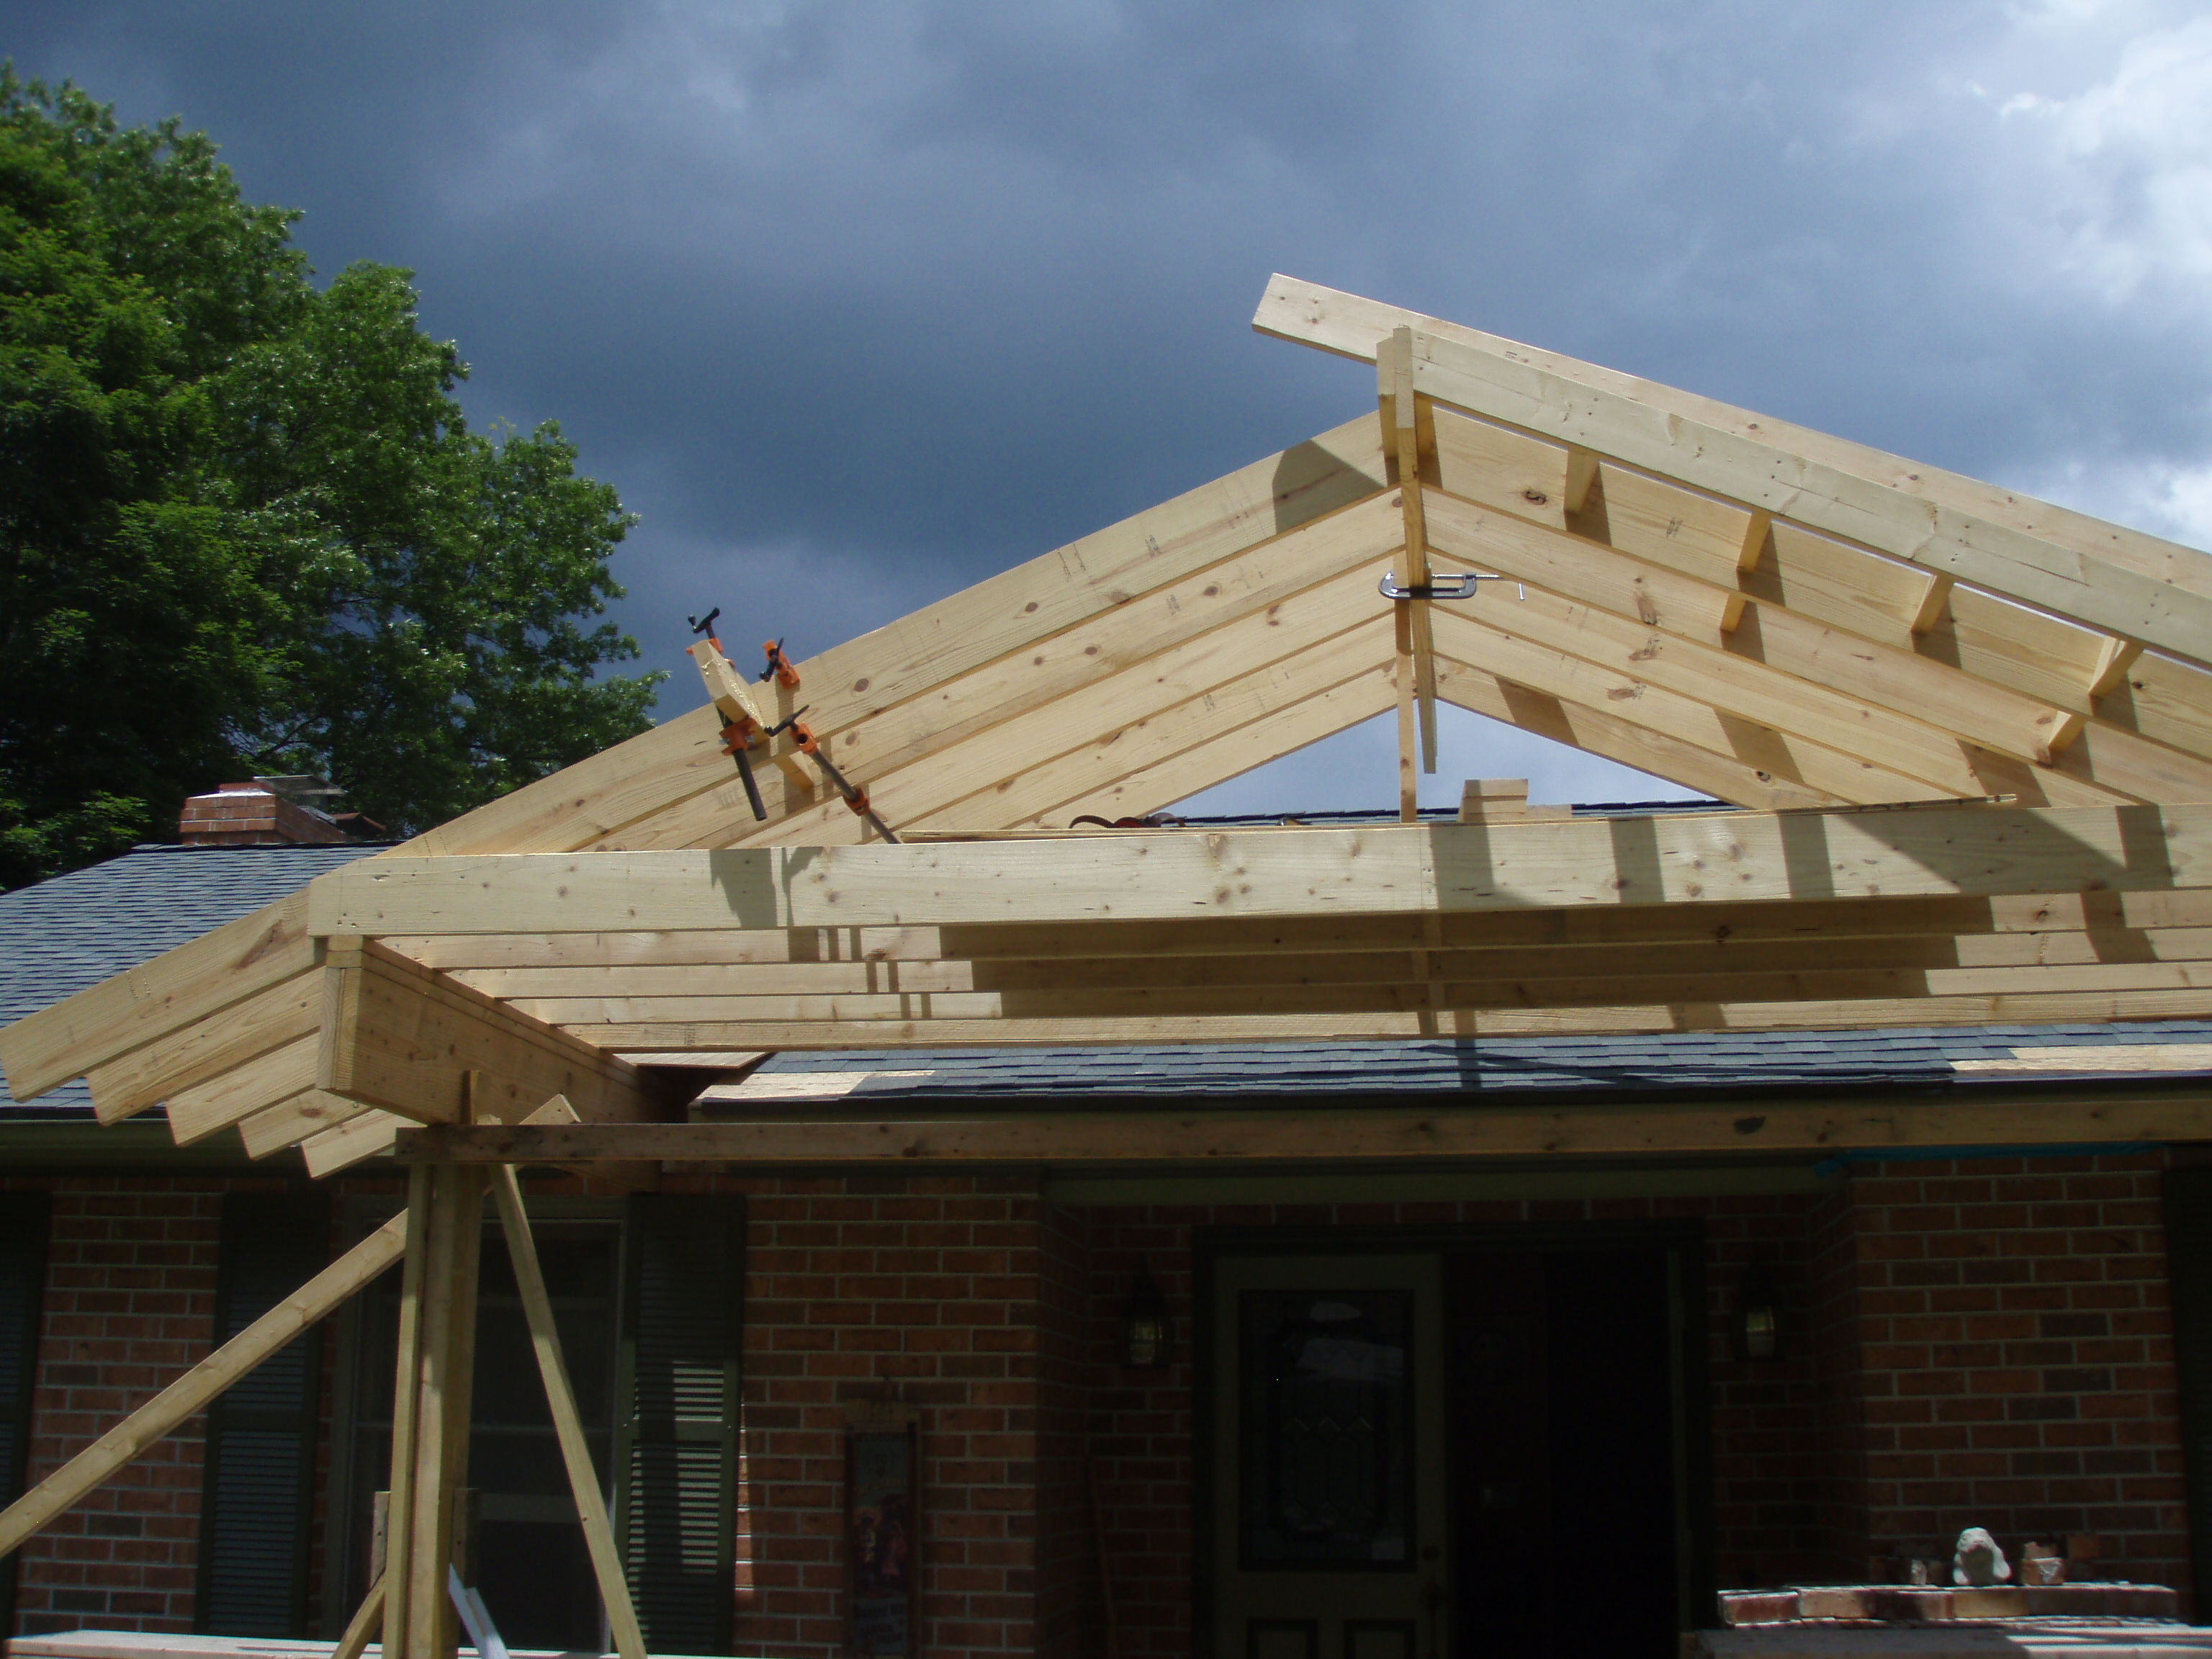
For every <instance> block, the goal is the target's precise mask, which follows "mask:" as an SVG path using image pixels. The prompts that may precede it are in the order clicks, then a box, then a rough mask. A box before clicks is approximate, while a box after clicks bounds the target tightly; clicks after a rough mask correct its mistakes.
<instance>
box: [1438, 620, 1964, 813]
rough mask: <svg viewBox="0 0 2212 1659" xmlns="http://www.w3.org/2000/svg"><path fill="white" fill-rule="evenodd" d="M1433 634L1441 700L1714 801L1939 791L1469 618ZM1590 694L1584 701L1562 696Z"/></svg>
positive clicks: (1781, 801)
mask: <svg viewBox="0 0 2212 1659" xmlns="http://www.w3.org/2000/svg"><path fill="white" fill-rule="evenodd" d="M1438 632H1439V634H1440V635H1441V645H1440V647H1439V654H1438V658H1437V676H1438V679H1437V684H1438V685H1439V686H1440V687H1441V688H1442V690H1443V697H1444V701H1446V702H1450V703H1455V704H1456V705H1458V706H1459V707H1461V708H1467V709H1469V710H1472V711H1473V712H1474V713H1475V714H1486V715H1488V716H1489V717H1490V718H1491V719H1492V720H1503V721H1504V722H1505V723H1506V724H1507V725H1509V726H1517V727H1519V728H1520V729H1521V730H1522V731H1524V732H1535V733H1537V734H1538V735H1539V736H1541V737H1547V738H1552V739H1553V741H1554V742H1559V743H1566V744H1572V745H1573V746H1574V747H1576V748H1577V749H1583V750H1588V751H1589V753H1591V754H1594V755H1602V756H1604V757H1606V758H1607V759H1608V760H1616V761H1619V762H1620V763H1622V764H1623V765H1625V766H1632V767H1635V768H1637V769H1638V770H1640V771H1646V772H1655V773H1657V774H1659V775H1662V776H1664V777H1668V778H1671V779H1673V780H1674V781H1675V782H1677V783H1680V784H1681V785H1683V786H1684V787H1687V788H1692V789H1699V790H1703V791H1704V792H1705V793H1707V794H1709V795H1711V796H1713V797H1714V798H1715V799H1719V800H1724V801H1729V802H1732V803H1734V804H1735V805H1738V806H1746V807H1751V808H1753V809H1756V810H1759V811H1780V810H1784V809H1795V808H1803V807H1818V806H1844V805H1849V804H1850V803H1851V802H1852V801H1854V800H1856V799H1859V798H1860V797H1861V796H1862V795H1865V796H1869V797H1871V796H1876V795H1887V796H1888V797H1890V798H1891V799H1910V798H1912V797H1915V796H1918V797H1921V798H1923V799H1924V798H1931V797H1936V796H1937V795H1938V793H1939V792H1938V791H1937V790H1936V788H1935V787H1934V786H1933V785H1931V784H1926V783H1922V782H1920V781H1918V780H1917V779H1912V778H1905V777H1902V776H1899V775H1897V774H1894V773H1884V772H1881V771H1878V770H1876V769H1874V768H1872V767H1869V766H1866V765H1864V764H1863V763H1856V764H1855V763H1852V762H1851V761H1850V758H1849V757H1846V756H1844V755H1839V754H1838V753H1836V752H1835V751H1834V750H1829V749H1826V748H1824V747H1823V746H1822V745H1820V744H1813V743H1808V742H1806V741H1805V740H1804V739H1802V738H1791V737H1790V736H1788V735H1786V734H1785V733H1783V732H1776V731H1774V730H1772V729H1771V728H1770V727H1766V726H1759V725H1758V724H1757V723H1756V722H1753V721H1751V720H1732V719H1730V718H1729V716H1727V715H1723V714H1717V713H1716V712H1715V711H1714V710H1712V709H1711V708H1706V707H1705V706H1704V705H1703V704H1700V703H1694V702H1691V701H1690V700H1689V699H1687V698H1686V697H1679V696H1674V695H1673V694H1672V693H1669V692H1664V691H1656V690H1653V689H1652V688H1651V687H1650V686H1647V685H1645V684H1643V683H1642V682H1641V681H1639V680H1637V679H1635V678H1632V677H1631V676H1628V675H1624V674H1607V673H1605V672H1603V671H1600V670H1599V669H1598V668H1597V667H1596V665H1595V664H1591V663H1587V662H1584V661H1583V660H1582V659H1580V658H1576V657H1569V656H1566V655H1565V654H1564V653H1560V652H1557V651H1553V650H1551V649H1549V648H1547V647H1541V646H1536V645H1532V644H1530V643H1529V642H1528V641H1524V640H1520V639H1517V638H1516V637H1515V636H1514V635H1511V634H1510V633H1506V632H1504V631H1502V630H1499V629H1492V628H1487V627H1486V626H1484V625H1483V624H1482V623H1479V622H1476V621H1474V620H1471V619H1469V618H1466V617H1450V616H1447V617H1442V618H1439V628H1438ZM1592 690H1595V694H1596V699H1595V700H1594V701H1593V700H1585V698H1584V697H1583V696H1577V695H1574V694H1576V693H1577V692H1583V693H1588V692H1590V691H1592ZM1846 792H1849V793H1846Z"/></svg>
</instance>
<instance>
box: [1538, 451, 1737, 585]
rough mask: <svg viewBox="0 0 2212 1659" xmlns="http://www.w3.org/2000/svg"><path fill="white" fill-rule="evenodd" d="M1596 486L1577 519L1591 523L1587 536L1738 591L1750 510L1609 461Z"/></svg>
mask: <svg viewBox="0 0 2212 1659" xmlns="http://www.w3.org/2000/svg"><path fill="white" fill-rule="evenodd" d="M1596 483H1597V488H1596V491H1595V494H1593V495H1589V496H1587V497H1585V498H1584V501H1583V507H1582V510H1581V513H1580V514H1579V515H1578V517H1579V518H1580V519H1586V520H1592V521H1593V522H1592V523H1591V524H1590V525H1589V526H1588V528H1587V529H1586V530H1585V531H1584V533H1586V534H1590V535H1595V536H1596V537H1597V538H1599V539H1600V540H1602V541H1607V542H1610V543H1611V544H1613V546H1614V547H1615V548H1617V549H1619V550H1620V551H1621V552H1623V553H1632V554H1633V555H1635V556H1637V557H1638V558H1639V559H1649V560H1650V561H1651V562H1652V563H1654V564H1658V565H1665V566H1668V567H1670V568H1674V569H1675V570H1679V571H1680V572H1681V573H1682V574H1684V575H1687V576H1695V577H1698V578H1699V579H1701V580H1705V581H1709V582H1712V583H1716V584H1717V585H1718V586H1723V587H1734V586H1735V584H1736V580H1737V577H1738V575H1739V574H1740V573H1741V569H1742V565H1743V553H1744V544H1745V542H1746V541H1747V539H1748V538H1749V537H1750V533H1751V528H1752V519H1753V514H1752V513H1751V512H1750V510H1749V509H1748V508H1747V507H1739V506H1738V505H1736V503H1735V502H1734V501H1723V500H1721V499H1720V498H1719V497H1718V496H1716V495H1707V494H1705V492H1704V491H1702V490H1695V489H1683V488H1682V487H1681V486H1680V485H1679V484H1673V483H1668V482H1667V481H1666V480H1664V479H1662V478H1655V477H1651V476H1650V474H1648V473H1644V472H1638V471H1634V470H1632V469H1631V468H1629V467H1625V466H1619V465H1615V464H1614V463H1613V462H1611V461H1601V462H1599V464H1598V469H1597V480H1596ZM1582 527H1583V526H1580V525H1579V524H1578V525H1577V528H1582Z"/></svg>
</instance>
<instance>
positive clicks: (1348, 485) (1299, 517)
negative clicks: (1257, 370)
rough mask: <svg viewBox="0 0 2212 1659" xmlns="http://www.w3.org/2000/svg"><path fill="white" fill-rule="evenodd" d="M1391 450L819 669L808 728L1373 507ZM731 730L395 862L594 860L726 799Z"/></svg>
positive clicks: (1336, 466) (1331, 458) (1331, 447)
mask: <svg viewBox="0 0 2212 1659" xmlns="http://www.w3.org/2000/svg"><path fill="white" fill-rule="evenodd" d="M1381 445H1382V441H1381V435H1380V431H1379V428H1378V427H1377V424H1376V421H1375V418H1374V417H1373V416H1371V415H1369V416H1362V417H1360V418H1359V419H1358V420H1355V421H1352V422H1346V424H1345V425H1343V426H1341V427H1338V428H1334V430H1332V431H1329V432H1325V433H1322V434H1321V435H1318V436H1317V437H1315V438H1313V439H1310V440H1309V441H1306V442H1304V443H1302V444H1297V445H1295V446H1293V447H1291V448H1290V449H1287V450H1285V451H1282V452H1280V453H1278V454H1274V455H1270V456H1267V457H1266V458H1265V459H1261V460H1259V461H1255V462H1254V463H1253V464H1251V465H1249V466H1246V467H1243V468H1240V469H1239V470H1238V471H1235V472H1232V473H1231V474H1229V475H1228V476H1227V477H1222V478H1218V479H1216V480H1214V481H1213V482H1212V483H1206V484H1202V485H1200V487H1198V488H1197V489H1193V490H1190V491H1188V492H1186V493H1185V494H1183V495H1179V496H1176V497H1175V498H1173V499H1172V500H1170V501H1164V502H1162V503H1161V504H1159V505H1158V506H1157V507H1152V508H1149V509H1147V510H1146V511H1145V512H1142V513H1137V514H1135V515H1134V516H1133V517H1131V518H1128V519H1126V520H1121V522H1120V523H1118V524H1115V525H1113V526H1109V527H1108V528H1106V529H1104V530H1102V531H1099V532H1096V533H1095V534H1092V535H1090V536H1086V537H1084V538H1081V539H1079V540H1078V541H1075V542H1072V543H1070V544H1067V545H1066V546H1065V547H1062V548H1059V549H1055V550H1054V551H1052V552H1049V553H1046V554H1043V555H1042V556H1039V557H1037V558H1035V559H1031V560H1030V561H1029V562H1026V563H1024V564H1021V565H1018V566H1016V567H1015V568H1012V569H1011V570H1007V571H1005V572H1002V573H1001V574H999V575H996V576H993V577H990V578H988V579H987V580H984V581H981V582H979V583H977V584H975V586H972V587H969V588H966V589H963V591H961V592H957V593H955V594H952V595H950V596H949V597H947V598H945V599H940V600H939V601H938V602H936V603H935V604H933V605H927V606H925V607H923V608H922V609H921V611H916V612H915V613H914V614H913V615H911V616H908V617H904V618H902V619H901V620H900V621H898V622H895V623H890V624H888V625H886V626H885V627H883V628H879V629H874V630H873V631H872V632H870V633H867V634H864V635H860V636H859V637H858V638H856V639H853V640H850V641H846V642H845V643H844V644H842V645H838V646H835V647H831V648H829V650H826V651H823V652H821V653H817V655H815V656H813V657H811V658H808V659H805V660H803V661H801V662H800V663H799V672H800V675H801V678H802V682H803V684H802V690H801V691H800V693H799V696H800V698H801V699H802V700H803V701H805V702H806V703H807V704H808V705H809V710H810V712H809V714H808V716H807V719H808V723H809V724H810V725H811V726H813V728H814V729H815V730H816V731H817V732H826V733H830V734H832V735H833V738H834V737H835V736H836V734H842V733H843V732H845V731H846V729H847V728H848V727H850V726H855V725H857V724H858V723H860V721H863V720H868V719H870V718H872V717H873V716H875V715H877V714H881V713H882V712H884V710H887V709H890V708H895V707H896V706H897V705H899V704H901V703H902V702H907V701H908V699H910V698H915V697H919V696H924V695H925V694H926V693H927V692H928V691H930V690H932V689H933V688H934V687H937V686H939V685H942V684H945V682H947V681H949V680H951V679H953V678H957V677H958V676H960V675H962V674H964V673H966V672H968V671H970V670H972V669H975V668H978V667H981V666H982V665H985V664H987V663H989V662H992V661H994V660H995V659H999V658H1001V657H1004V656H1006V655H1007V654H1008V653H1012V652H1014V651H1017V650H1019V649H1022V648H1024V647H1028V646H1031V645H1034V644H1036V643H1037V642H1039V641H1044V640H1048V639H1050V638H1052V637H1053V636H1054V635H1058V634H1060V633H1061V632H1063V631H1064V630H1066V629H1069V628H1072V627H1074V626H1076V625H1077V624H1079V623H1082V622H1085V620H1087V619H1089V618H1091V617H1097V616H1100V615H1103V613H1106V612H1108V611H1113V610H1115V609H1117V608H1119V607H1120V606H1121V605H1126V604H1127V603H1128V602H1129V601H1130V600H1131V599H1134V598H1136V597H1137V596H1139V595H1140V594H1143V593H1146V592H1151V591H1152V590H1153V589H1156V588H1160V587H1164V586H1169V585H1170V584H1172V583H1174V582H1176V581H1178V580H1182V579H1183V578H1185V577H1187V576H1189V575H1191V574H1194V573H1196V572H1198V571H1200V570H1203V569H1205V568H1206V567H1207V566H1209V565H1212V564H1215V563H1218V562H1220V561H1222V560H1224V559H1226V558H1228V557H1230V556H1232V555H1234V554H1236V553H1238V552H1240V551H1242V550H1245V549H1247V548H1250V547H1253V546H1255V545H1257V544H1261V543H1262V542H1267V541H1270V540H1273V538H1276V537H1279V536H1281V535H1283V534H1285V532H1290V531H1291V530H1294V529H1296V528H1297V526H1301V525H1304V524H1306V523H1308V522H1310V521H1311V520H1316V519H1320V518H1322V517H1324V516H1326V515H1328V514H1329V513H1334V512H1336V511H1337V510H1338V509H1339V508H1341V507H1348V506H1351V505H1352V503H1354V502H1356V501H1358V500H1360V499H1361V498H1362V497H1364V496H1368V495H1374V494H1376V492H1377V491H1378V490H1381V489H1383V486H1384V483H1385V480H1384V477H1383V459H1382V447H1381ZM777 690H778V692H779V695H780V696H781V697H784V698H788V697H789V696H790V695H791V694H789V693H787V692H783V691H782V690H781V688H777ZM787 712H789V711H788V710H787V709H783V710H780V712H779V718H781V713H787ZM720 725H721V722H720V718H719V717H718V716H717V715H715V714H713V713H712V712H711V711H709V710H708V709H706V708H698V709H694V710H691V711H690V712H689V713H687V714H684V715H681V716H678V718H677V719H676V720H671V721H668V722H665V723H664V724H663V725H662V726H658V727H656V728H655V729H654V730H653V732H647V733H645V734H644V735H643V736H641V737H638V738H631V739H630V740H629V742H628V743H626V744H618V745H617V746H616V747H615V748H614V749H611V750H607V751H605V753H604V754H602V755H599V756H596V757H592V759H590V760H587V761H584V762H581V763H578V765H576V766H572V767H569V768H568V769H564V770H563V771H562V772H559V773H556V774H555V775H552V776H551V777H549V778H546V779H543V780H541V781H538V782H537V783H533V784H528V785H526V786H524V787H522V788H521V789H519V790H516V791H514V792H513V793H511V794H508V795H506V796H503V797H501V799H499V800H496V801H494V802H491V803H490V804H489V805H485V806H482V807H479V808H477V810H476V811H473V812H470V813H467V814H465V815H464V816H463V817H459V818H457V819H455V820H454V821H453V823H450V824H447V825H444V826H442V827H441V829H436V830H434V831H431V832H429V833H428V835H426V836H418V837H417V838H416V840H415V841H414V842H409V843H407V844H406V845H405V846H404V847H402V848H398V849H395V851H396V852H397V853H398V854H399V855H401V856H419V855H422V854H454V855H459V854H477V853H487V852H511V853H520V852H551V851H568V850H573V849H574V848H580V847H585V846H589V845H592V843H594V842H599V841H600V840H602V839H604V838H606V837H608V836H614V835H615V834H617V832H618V831H621V830H623V829H625V827H627V826H630V825H635V824H639V823H643V822H644V821H646V820H647V819H650V818H651V817H653V816H654V815H655V814H656V813H659V812H661V811H668V810H670V809H671V808H674V807H677V806H679V805H681V804H682V803H683V802H684V801H685V800H688V799H691V798H692V797H694V796H696V795H697V794H700V793H704V792H706V791H708V790H713V789H718V788H723V787H727V786H728V785H729V784H730V783H731V781H732V779H733V776H734V773H733V771H732V767H731V763H730V760H729V757H727V756H726V755H724V754H722V753H721V752H720ZM664 734H665V735H664ZM832 748H833V753H835V752H836V749H837V744H836V743H834V742H833V745H832Z"/></svg>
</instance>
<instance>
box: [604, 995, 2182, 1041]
mask: <svg viewBox="0 0 2212 1659" xmlns="http://www.w3.org/2000/svg"><path fill="white" fill-rule="evenodd" d="M2208 1016H2212V993H2208V992H2206V991H2203V990H2198V989H2193V988H2191V989H2181V990H2174V989H2167V990H2120V991H2034V992H2021V993H2017V994H2005V995H1987V994H1983V995H1972V996H1904V997H1877V998H1870V999H1865V1000H1848V1001H1829V1002H1818V1001H1804V1000H1798V1001H1778V1000H1765V1001H1756V1002H1734V1003H1710V1002H1666V1003H1647V1004H1640V1005H1637V1006H1627V1007H1613V1008H1608V1007H1601V1006H1574V1007H1568V1008H1497V1009H1457V1010H1449V1011H1447V1012H1445V1014H1444V1015H1443V1026H1442V1035H1443V1036H1458V1037H1528V1036H1590V1035H1594V1034H1601V1033H1610V1034H1622V1035H1627V1034H1634V1033H1638V1032H1647V1031H1782V1030H1797V1031H1832V1030H1859V1029H1874V1028H1876V1027H1887V1026H1896V1025H1905V1026H1922V1025H2006V1024H2019V1025H2041V1024H2057V1023H2060V1022H2081V1023H2093V1022H2099V1021H2113V1020H2134V1019H2203V1018H2207V1017H2208ZM1436 1018H1437V1015H1436V1014H1435V1013H1434V1012H1432V1011H1429V1010H1422V1011H1419V1012H1373V1013H1354V1014H1316V1013H1296V1014H1243V1015H1219V1016H1212V1015H1188V1014H1186V1015H1176V1014H1159V1015H1148V1016H1143V1017H1139V1018H1097V1017H1092V1016H1081V1017H1071V1018H1057V1019H911V1020H887V1019H873V1020H844V1021H832V1020H794V1021H783V1022H777V1021H764V1020H735V1021H702V1022H698V1023H696V1024H659V1023H644V1024H633V1025H599V1026H593V1027H590V1028H588V1029H590V1030H592V1033H593V1035H595V1036H601V1037H603V1038H605V1040H607V1041H608V1042H616V1043H619V1044H620V1045H621V1046H622V1047H623V1048H625V1049H627V1050H630V1051H632V1052H635V1053H641V1054H642V1053H649V1052H651V1051H653V1050H654V1049H656V1048H658V1049H665V1050H671V1051H675V1052H679V1053H688V1052H692V1051H695V1050H699V1049H706V1048H717V1047H726V1048H774V1049H779V1050H781V1049H793V1050H799V1049H809V1050H811V1049H836V1048H964V1047H976V1048H1023V1047H1030V1046H1038V1045H1044V1046H1050V1047H1055V1048H1065V1047H1082V1046H1085V1045H1088V1044H1093V1043H1155V1042H1336V1041H1345V1040H1368V1039H1373V1040H1376V1041H1382V1040H1389V1039H1395V1038H1399V1037H1418V1036H1429V1035H1434V1034H1435V1032H1434V1030H1433V1029H1432V1028H1431V1025H1430V1024H1425V1022H1432V1021H1434V1020H1436Z"/></svg>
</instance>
